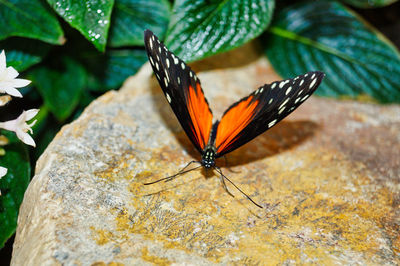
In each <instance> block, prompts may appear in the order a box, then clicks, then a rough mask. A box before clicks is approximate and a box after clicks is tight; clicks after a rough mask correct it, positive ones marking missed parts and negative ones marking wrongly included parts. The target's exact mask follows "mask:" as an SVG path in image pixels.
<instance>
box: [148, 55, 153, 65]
mask: <svg viewBox="0 0 400 266" xmlns="http://www.w3.org/2000/svg"><path fill="white" fill-rule="evenodd" d="M149 61H150V63H151V65H152V66H154V62H153V59H151V56H149Z"/></svg>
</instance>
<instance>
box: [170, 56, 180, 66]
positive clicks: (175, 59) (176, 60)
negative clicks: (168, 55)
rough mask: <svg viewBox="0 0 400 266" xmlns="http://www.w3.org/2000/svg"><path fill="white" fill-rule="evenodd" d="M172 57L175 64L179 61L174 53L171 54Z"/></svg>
mask: <svg viewBox="0 0 400 266" xmlns="http://www.w3.org/2000/svg"><path fill="white" fill-rule="evenodd" d="M172 58H173V59H174V63H175V65H177V64H178V63H179V60H178V58H176V57H175V55H174V54H172Z"/></svg>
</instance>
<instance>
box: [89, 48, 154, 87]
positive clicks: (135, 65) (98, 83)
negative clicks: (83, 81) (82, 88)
mask: <svg viewBox="0 0 400 266" xmlns="http://www.w3.org/2000/svg"><path fill="white" fill-rule="evenodd" d="M86 61H87V64H88V69H90V71H91V73H90V81H89V82H88V84H89V89H91V90H95V91H107V90H110V89H118V88H119V87H120V86H121V85H122V83H123V82H124V81H125V79H126V78H128V77H129V76H132V75H134V74H135V73H136V72H137V71H138V70H139V68H140V67H141V66H142V65H143V64H144V63H145V62H147V56H146V53H145V51H144V49H134V50H128V49H125V50H109V51H107V53H106V54H105V55H103V56H95V57H92V58H87V60H86Z"/></svg>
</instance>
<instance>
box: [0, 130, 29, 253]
mask: <svg viewBox="0 0 400 266" xmlns="http://www.w3.org/2000/svg"><path fill="white" fill-rule="evenodd" d="M2 134H3V135H5V136H6V137H7V138H8V140H9V144H8V145H6V146H3V147H2V148H4V149H5V150H6V154H5V155H4V156H0V166H2V167H5V168H7V169H8V171H7V174H6V175H5V176H3V178H1V179H0V190H1V194H2V195H1V196H0V248H2V247H3V246H4V243H5V242H6V241H7V239H8V238H10V237H11V236H12V235H13V234H14V232H15V228H16V227H17V217H18V211H19V206H20V205H21V203H22V199H23V198H24V193H25V190H26V188H27V187H28V184H29V180H30V173H31V168H30V164H29V157H28V152H27V148H26V146H25V145H24V144H23V143H22V142H21V141H19V140H18V139H17V137H16V136H15V134H14V133H12V132H8V131H2Z"/></svg>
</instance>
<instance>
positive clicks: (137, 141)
mask: <svg viewBox="0 0 400 266" xmlns="http://www.w3.org/2000/svg"><path fill="white" fill-rule="evenodd" d="M254 46H256V45H255V44H251V45H247V46H245V47H244V48H242V49H239V50H237V51H236V52H232V53H227V54H223V55H220V56H218V57H216V58H212V59H210V60H206V61H202V62H200V63H199V64H196V65H194V66H193V67H194V69H195V70H197V71H199V77H200V79H201V80H202V84H203V88H204V90H205V93H206V95H207V97H208V99H209V101H210V105H211V107H212V108H213V110H214V115H215V116H217V117H218V116H219V115H220V114H221V113H222V112H223V111H224V109H225V108H227V107H228V106H229V105H230V104H231V103H232V102H233V101H236V100H238V99H239V98H241V97H243V96H246V95H247V94H248V93H249V92H251V91H252V90H254V89H256V88H257V86H259V85H262V84H263V83H265V82H270V81H273V80H277V79H279V77H278V76H277V75H276V74H275V73H274V72H273V70H272V69H271V67H270V66H269V65H268V63H267V61H266V59H265V58H263V57H260V56H259V54H258V52H256V51H257V48H255V47H254ZM210 62H211V63H210ZM399 143H400V107H399V106H398V105H391V106H380V105H375V104H367V103H359V102H353V101H337V100H329V99H323V98H318V97H311V98H310V99H309V100H307V101H306V103H305V104H303V105H302V106H301V107H300V108H299V109H298V110H297V111H296V112H295V113H293V114H292V115H290V116H289V117H288V118H287V119H285V120H284V121H282V122H281V123H279V124H278V125H277V126H275V127H274V128H272V129H271V130H270V131H268V132H267V133H265V134H263V135H261V136H260V137H258V138H256V139H255V140H254V141H252V142H250V143H249V144H247V145H245V146H243V147H242V148H240V149H238V150H236V151H235V152H233V153H231V154H229V155H228V156H227V160H228V162H227V163H228V166H229V168H226V167H224V168H223V171H224V172H225V174H226V175H227V176H228V177H230V179H231V180H233V181H234V182H235V183H236V184H237V185H238V186H239V187H240V188H242V189H243V190H244V191H246V192H247V193H248V194H250V195H251V197H253V198H254V200H256V201H258V202H260V203H261V204H262V205H263V206H264V207H265V208H264V209H258V208H257V207H255V206H254V205H252V204H251V203H250V202H249V201H248V200H246V199H245V198H243V196H242V195H241V194H240V193H238V191H236V190H235V189H234V188H232V187H231V186H229V188H230V190H231V192H232V193H233V194H234V195H235V196H236V197H235V198H232V197H230V196H229V195H228V194H227V193H226V192H225V191H224V189H223V187H222V186H221V184H220V180H219V177H218V176H217V175H213V174H209V173H208V174H207V173H205V172H204V171H200V170H198V171H194V172H191V173H188V174H185V175H184V176H182V177H180V178H178V179H176V180H175V181H173V182H169V183H159V184H155V185H151V186H144V185H143V183H144V182H148V181H150V180H156V179H159V178H162V177H165V176H166V175H169V174H173V173H176V172H177V171H178V170H179V169H180V168H182V167H183V166H184V165H185V164H186V163H187V162H188V161H190V160H192V159H193V158H195V159H199V155H198V154H197V153H196V151H195V149H194V148H193V147H192V145H191V143H190V142H189V140H188V139H187V138H186V136H185V133H184V132H183V130H182V129H181V127H180V126H179V124H178V122H177V120H176V118H175V117H174V114H173V113H172V111H171V110H170V107H169V106H168V103H167V101H166V100H165V98H164V96H163V95H162V94H161V89H160V88H159V87H158V85H157V83H156V80H155V79H154V77H151V70H150V67H149V65H146V66H145V67H143V69H142V70H141V72H140V73H139V74H137V75H136V76H134V77H132V78H130V79H129V80H128V81H127V82H126V83H125V85H124V86H123V88H122V89H121V90H120V91H119V92H114V91H113V92H109V93H106V94H105V95H104V96H102V97H100V98H99V99H98V100H96V101H95V102H93V103H92V104H91V105H90V106H89V107H88V108H87V109H86V110H85V112H84V113H83V114H82V115H81V117H80V118H79V119H77V120H76V121H74V122H73V123H71V124H70V125H67V126H65V127H63V129H62V130H61V131H60V132H59V133H58V134H57V136H56V138H55V139H54V140H53V142H52V143H51V144H50V146H49V147H48V148H47V150H46V151H45V153H44V154H43V155H42V156H41V158H40V160H39V161H38V164H37V168H36V175H35V177H34V178H33V180H32V183H31V184H30V186H29V188H28V190H27V192H26V194H25V198H24V201H23V204H22V206H21V211H20V216H19V220H18V229H17V235H16V238H15V243H14V250H13V258H12V265H75V264H76V265H92V264H96V265H104V264H113V265H116V264H125V265H132V264H137V265H151V264H152V263H155V264H160V265H165V264H172V263H175V264H196V265H210V264H236V265H243V264H247V265H253V264H295V263H306V264H312V263H315V264H340V263H342V264H370V265H371V264H386V265H395V264H398V263H399V262H400V259H399V252H400V234H399V226H400V220H399V204H400V196H399V188H400V181H399V174H400V144H399ZM217 163H218V164H219V165H221V166H224V164H225V162H224V160H221V161H218V162H217Z"/></svg>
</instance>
